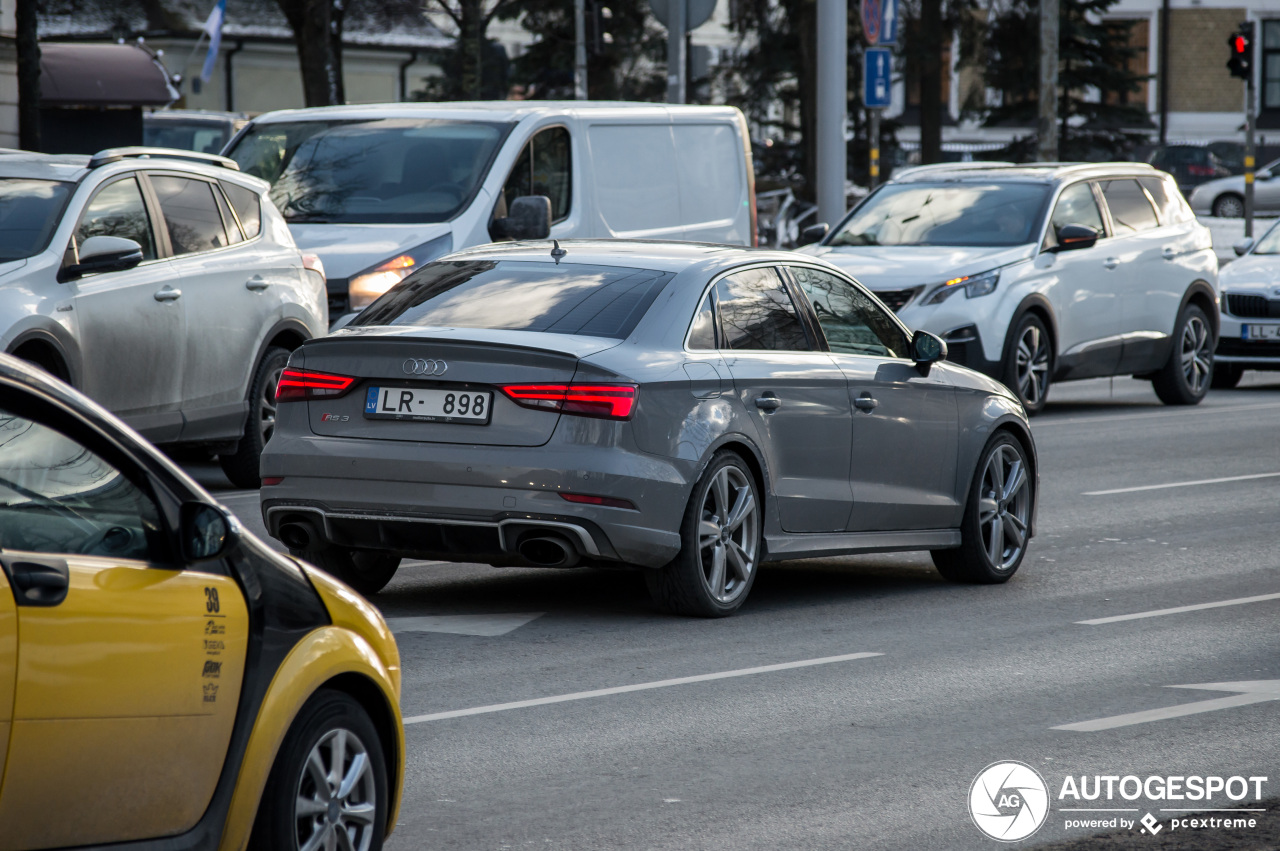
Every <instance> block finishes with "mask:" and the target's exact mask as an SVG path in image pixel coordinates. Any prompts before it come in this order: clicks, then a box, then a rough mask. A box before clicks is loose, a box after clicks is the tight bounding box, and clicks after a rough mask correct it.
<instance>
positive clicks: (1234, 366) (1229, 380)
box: [1210, 363, 1244, 390]
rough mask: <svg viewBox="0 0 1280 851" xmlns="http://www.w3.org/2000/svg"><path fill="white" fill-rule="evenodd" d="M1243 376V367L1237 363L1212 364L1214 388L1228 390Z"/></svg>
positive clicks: (1212, 385)
mask: <svg viewBox="0 0 1280 851" xmlns="http://www.w3.org/2000/svg"><path fill="white" fill-rule="evenodd" d="M1241 378H1244V367H1242V366H1241V365H1240V364H1238V363H1215V364H1214V365H1213V382H1212V384H1211V385H1210V386H1211V387H1213V389H1214V390H1230V389H1231V388H1233V387H1235V386H1236V385H1237V384H1239V383H1240V379H1241Z"/></svg>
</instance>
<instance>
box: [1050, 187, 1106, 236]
mask: <svg viewBox="0 0 1280 851" xmlns="http://www.w3.org/2000/svg"><path fill="white" fill-rule="evenodd" d="M1065 225H1087V226H1089V227H1091V228H1093V229H1094V230H1096V231H1097V232H1098V235H1099V236H1101V235H1102V234H1105V233H1106V232H1107V230H1106V228H1104V227H1103V226H1102V213H1101V212H1100V211H1099V210H1098V201H1097V199H1095V198H1094V197H1093V189H1092V188H1091V187H1090V186H1089V184H1088V183H1075V184H1072V185H1071V186H1068V187H1067V188H1066V189H1063V190H1062V194H1061V195H1059V196H1058V204H1057V206H1055V207H1054V208H1053V218H1052V219H1050V220H1049V233H1048V234H1046V235H1045V243H1046V246H1047V247H1049V248H1052V247H1054V246H1055V245H1057V244H1058V228H1060V227H1063V226H1065Z"/></svg>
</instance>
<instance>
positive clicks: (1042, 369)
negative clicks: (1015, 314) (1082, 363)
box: [1017, 322, 1049, 408]
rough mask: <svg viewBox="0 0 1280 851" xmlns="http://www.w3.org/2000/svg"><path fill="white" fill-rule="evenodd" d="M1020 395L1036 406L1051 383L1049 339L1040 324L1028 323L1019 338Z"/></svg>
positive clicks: (1029, 404)
mask: <svg viewBox="0 0 1280 851" xmlns="http://www.w3.org/2000/svg"><path fill="white" fill-rule="evenodd" d="M1017 369H1018V395H1019V396H1021V397H1022V399H1023V400H1024V401H1025V402H1026V404H1027V407H1029V408H1034V407H1036V406H1037V405H1039V404H1040V400H1041V399H1043V398H1044V394H1045V390H1046V388H1047V387H1048V384H1049V341H1048V339H1047V338H1046V337H1045V334H1044V332H1043V331H1042V330H1041V329H1040V326H1039V325H1037V324H1035V323H1034V322H1033V323H1031V324H1029V325H1027V327H1026V328H1024V329H1023V331H1022V336H1021V337H1019V338H1018V349H1017Z"/></svg>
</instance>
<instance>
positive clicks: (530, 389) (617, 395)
mask: <svg viewBox="0 0 1280 851" xmlns="http://www.w3.org/2000/svg"><path fill="white" fill-rule="evenodd" d="M502 392H503V393H506V394H507V397H508V398H510V399H511V401H513V402H515V403H516V404H517V405H520V406H522V407H525V408H538V409H541V410H544V411H561V412H563V413H566V414H577V415H578V416H583V417H600V418H602V419H608V420H625V419H629V418H630V417H631V412H632V411H633V410H634V409H635V406H636V388H634V387H632V386H631V385H629V384H508V385H507V386H506V387H503V388H502Z"/></svg>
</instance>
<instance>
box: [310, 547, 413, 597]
mask: <svg viewBox="0 0 1280 851" xmlns="http://www.w3.org/2000/svg"><path fill="white" fill-rule="evenodd" d="M289 552H290V553H292V554H293V555H295V556H296V557H298V558H300V559H302V560H303V561H306V562H310V563H311V564H314V565H315V566H316V567H318V568H320V569H321V570H323V571H324V572H325V573H327V574H329V575H330V576H335V577H337V578H338V579H341V580H342V581H343V582H345V583H347V584H348V585H350V586H351V587H352V588H354V589H356V590H357V591H359V592H360V593H361V594H362V595H364V596H365V597H372V596H373V595H374V594H377V593H378V592H379V591H381V590H382V589H383V588H385V587H386V586H387V583H388V582H390V581H391V577H393V576H395V575H396V571H397V570H399V569H400V556H398V555H393V554H392V553H383V552H378V551H376V550H349V549H347V548H346V547H335V546H332V545H326V546H324V547H322V548H321V549H317V550H290V551H289Z"/></svg>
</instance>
